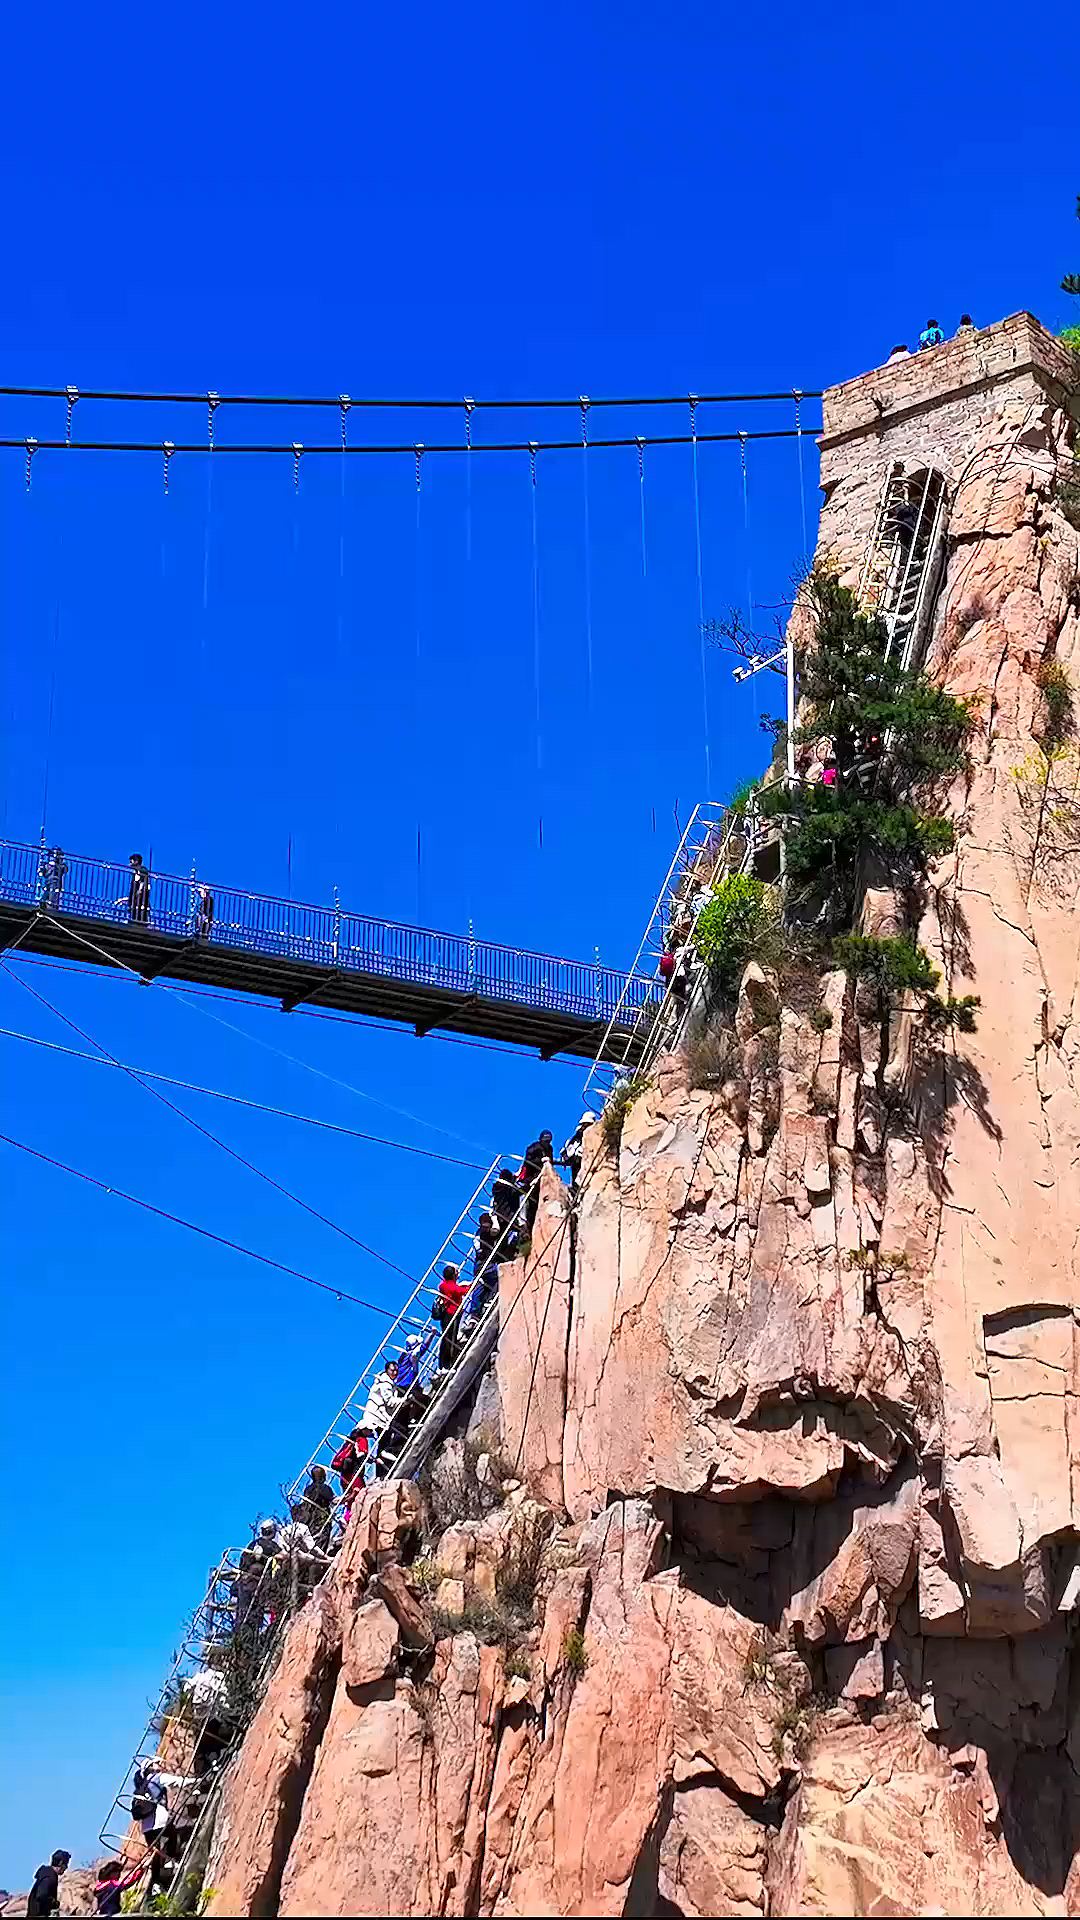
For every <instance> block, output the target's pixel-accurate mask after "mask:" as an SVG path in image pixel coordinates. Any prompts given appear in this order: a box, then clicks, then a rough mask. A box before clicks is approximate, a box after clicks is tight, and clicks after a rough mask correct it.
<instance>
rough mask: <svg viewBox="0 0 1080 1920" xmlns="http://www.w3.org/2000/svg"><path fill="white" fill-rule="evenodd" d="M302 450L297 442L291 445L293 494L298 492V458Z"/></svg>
mask: <svg viewBox="0 0 1080 1920" xmlns="http://www.w3.org/2000/svg"><path fill="white" fill-rule="evenodd" d="M303 451H304V449H303V446H302V444H301V442H300V441H299V440H294V441H293V443H292V483H293V491H294V493H299V491H300V456H301V454H302V453H303Z"/></svg>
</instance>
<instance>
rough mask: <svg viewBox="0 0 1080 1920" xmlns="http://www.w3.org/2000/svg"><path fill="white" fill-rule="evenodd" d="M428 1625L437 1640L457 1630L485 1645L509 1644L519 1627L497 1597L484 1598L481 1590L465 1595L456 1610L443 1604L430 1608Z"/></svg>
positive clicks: (443, 1638)
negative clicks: (474, 1637) (450, 1609)
mask: <svg viewBox="0 0 1080 1920" xmlns="http://www.w3.org/2000/svg"><path fill="white" fill-rule="evenodd" d="M431 1626H432V1631H433V1633H434V1635H435V1638H436V1639H437V1640H448V1639H452V1638H453V1636H454V1635H455V1634H458V1633H473V1634H475V1635H476V1638H477V1639H478V1640H480V1641H482V1642H483V1644H484V1646H486V1647H509V1646H512V1645H513V1644H514V1641H515V1640H516V1638H517V1637H518V1635H519V1633H520V1631H521V1624H520V1621H518V1620H517V1619H516V1618H515V1617H514V1615H513V1614H512V1613H511V1612H510V1611H509V1609H508V1608H506V1607H504V1606H503V1605H502V1604H501V1603H500V1602H499V1601H498V1600H485V1599H484V1597H483V1595H482V1594H479V1593H470V1594H467V1595H466V1598H465V1605H464V1606H463V1607H462V1609H461V1612H460V1613H456V1612H452V1611H449V1610H448V1609H447V1608H445V1607H433V1608H432V1609H431Z"/></svg>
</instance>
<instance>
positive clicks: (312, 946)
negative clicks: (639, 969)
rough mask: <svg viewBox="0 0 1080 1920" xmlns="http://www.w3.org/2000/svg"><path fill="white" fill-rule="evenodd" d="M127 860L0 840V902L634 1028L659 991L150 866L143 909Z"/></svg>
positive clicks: (460, 937)
mask: <svg viewBox="0 0 1080 1920" xmlns="http://www.w3.org/2000/svg"><path fill="white" fill-rule="evenodd" d="M130 879H131V874H130V869H129V868H128V867H127V866H126V865H121V864H120V863H119V862H113V861H107V860H87V859H84V858H82V857H81V856H79V855H75V854H70V855H69V854H65V855H64V856H63V859H62V862H61V863H59V864H56V863H50V859H49V856H48V854H46V855H44V856H43V854H42V852H41V849H40V848H39V847H34V846H30V845H28V844H26V843H25V842H21V841H12V840H4V841H0V901H7V902H9V903H10V904H12V905H14V906H22V907H44V908H46V909H47V910H48V911H49V912H51V913H54V914H57V915H58V916H60V917H61V918H63V917H64V916H65V915H68V916H76V917H78V918H80V919H83V920H93V921H97V922H98V923H100V924H101V925H103V926H129V925H131V924H132V922H133V921H136V923H137V924H142V925H145V926H146V927H148V928H150V929H151V930H152V931H153V932H155V933H160V934H165V935H168V936H170V937H171V938H173V939H180V940H191V941H198V943H199V944H200V945H203V946H206V947H208V948H212V949H221V950H228V949H230V948H232V949H236V950H239V951H241V952H244V953H254V954H266V955H268V956H272V957H275V958H278V959H283V960H291V961H295V962H296V963H297V964H298V965H306V966H312V967H322V968H326V969H327V970H328V971H333V972H339V973H356V974H367V975H369V976H382V977H384V978H386V979H387V980H397V981H401V982H405V983H408V984H409V985H414V986H421V987H423V986H427V987H433V988H440V987H441V988H446V989H448V990H450V991H453V992H457V993H466V994H475V995H476V996H477V997H478V998H480V999H484V1000H501V1001H509V1002H512V1003H515V1004H517V1005H519V1006H526V1007H535V1008H539V1009H542V1010H543V1011H546V1012H550V1013H556V1014H560V1013H562V1014H567V1015H569V1016H571V1017H576V1018H579V1019H587V1020H597V1021H602V1022H604V1023H607V1022H608V1021H610V1020H611V1019H612V1017H613V1016H614V1014H615V1012H616V1009H618V1011H619V1016H620V1024H621V1023H622V1021H623V1020H624V1019H625V1021H626V1024H627V1025H633V1024H634V1022H635V1021H636V1020H637V1018H638V1016H639V1014H640V1013H641V1012H642V1010H643V1009H645V1008H646V1007H648V1006H649V1004H650V1003H651V1002H655V1003H656V1004H657V1005H658V1004H659V1000H660V998H661V997H662V996H661V994H660V991H659V987H658V983H657V982H656V981H655V980H654V979H646V978H644V977H642V976H638V975H633V974H631V975H629V976H627V975H626V974H623V973H618V972H616V971H615V970H613V969H612V968H610V967H600V966H595V965H594V966H589V965H588V964H587V963H586V962H584V961H577V960H558V959H556V958H554V957H553V956H552V955H549V954H543V953H526V952H522V951H520V950H519V949H518V948H516V947H505V946H501V945H498V944H495V943H492V942H490V941H483V940H476V939H473V938H472V937H470V936H469V935H465V934H453V933H434V932H429V931H427V930H426V929H425V928H422V927H408V926H401V925H399V924H397V923H396V922H394V921H391V920H372V919H369V918H368V917H367V915H364V914H356V913H346V912H345V911H344V910H343V909H341V908H338V907H314V906H305V905H302V904H300V903H298V902H295V901H292V900H280V899H275V898H274V897H272V896H271V895H268V894H260V893H241V892H239V891H237V890H236V889H235V888H232V887H211V888H210V889H209V892H210V894H211V895H212V898H213V909H212V914H211V915H208V914H207V912H206V910H205V906H204V904H203V901H202V886H203V883H202V882H197V881H195V880H193V879H190V878H189V879H181V878H179V877H178V876H176V875H175V874H165V873H153V874H151V875H150V877H149V897H148V903H147V906H146V909H145V913H144V916H143V917H141V918H139V917H138V916H136V915H134V914H133V913H132V911H131V909H130V907H129V903H128V887H129V882H130Z"/></svg>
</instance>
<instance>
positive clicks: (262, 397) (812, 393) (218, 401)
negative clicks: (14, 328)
mask: <svg viewBox="0 0 1080 1920" xmlns="http://www.w3.org/2000/svg"><path fill="white" fill-rule="evenodd" d="M793 391H794V389H793V388H791V387H788V388H787V389H786V390H785V391H784V392H783V393H702V394H699V395H698V399H699V400H700V401H701V402H702V403H703V404H704V403H706V402H708V404H709V405H710V406H724V405H727V404H734V403H735V402H736V401H744V400H745V401H752V400H790V399H791V395H792V392H793ZM798 391H799V393H800V394H801V395H802V398H803V399H804V400H820V399H821V398H822V395H823V392H824V389H823V388H821V387H816V388H815V387H800V388H799V389H798ZM72 393H75V394H76V397H77V398H78V399H81V400H121V401H139V402H142V401H147V402H150V403H151V404H154V405H165V404H168V405H170V406H171V405H175V406H184V407H186V406H198V407H205V406H208V405H210V406H211V407H212V408H215V407H336V408H337V409H338V410H339V411H340V410H341V408H342V403H343V402H344V403H345V405H346V406H347V407H348V409H349V410H350V411H351V409H352V408H354V407H358V408H360V409H374V408H380V407H381V408H384V409H389V410H391V411H392V410H394V409H395V408H396V409H397V410H398V412H405V413H407V412H417V411H424V412H428V411H435V410H436V409H444V410H445V409H449V408H453V409H455V410H456V409H457V408H459V407H461V406H462V405H464V406H465V408H466V409H467V410H468V411H469V412H472V411H476V412H481V411H483V412H487V413H517V412H526V411H528V412H531V411H532V410H533V409H534V408H541V407H545V408H564V409H566V408H572V407H576V406H578V405H579V404H580V403H579V397H578V395H577V394H575V395H574V397H573V398H572V399H567V400H559V399H554V400H552V399H546V400H474V399H472V398H471V396H470V397H468V398H466V399H465V400H464V402H463V401H461V400H445V399H443V400H416V399H412V400H393V399H389V400H387V399H372V398H368V399H366V400H356V399H354V398H353V396H352V394H341V393H335V394H332V395H331V394H266V393H263V394H258V393H142V392H129V393H121V392H115V391H110V390H108V389H104V388H98V387H80V388H78V389H76V388H73V387H0V398H7V399H24V400H68V401H69V404H70V396H71V394H72ZM591 404H592V405H593V406H594V407H680V406H685V405H686V395H685V393H674V394H636V395H630V396H629V397H626V398H622V397H618V396H615V397H611V398H605V399H602V400H593V401H592V402H591ZM212 417H213V415H212V413H211V419H212ZM159 450H160V449H159Z"/></svg>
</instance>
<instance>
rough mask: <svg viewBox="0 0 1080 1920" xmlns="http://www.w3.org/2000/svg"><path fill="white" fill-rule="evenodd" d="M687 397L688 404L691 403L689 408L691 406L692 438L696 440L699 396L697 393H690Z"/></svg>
mask: <svg viewBox="0 0 1080 1920" xmlns="http://www.w3.org/2000/svg"><path fill="white" fill-rule="evenodd" d="M686 398H687V404H688V405H689V408H690V438H691V440H696V439H697V410H698V397H697V394H696V393H688V394H687V396H686Z"/></svg>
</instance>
